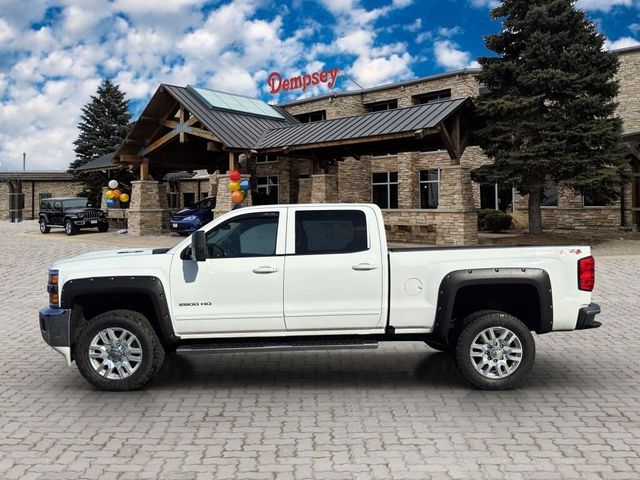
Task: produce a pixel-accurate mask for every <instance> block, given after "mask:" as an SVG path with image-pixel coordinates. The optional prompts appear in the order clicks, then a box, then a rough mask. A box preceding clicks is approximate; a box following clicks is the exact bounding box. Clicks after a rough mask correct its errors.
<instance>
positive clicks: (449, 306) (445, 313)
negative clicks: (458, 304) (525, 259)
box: [433, 267, 553, 339]
mask: <svg viewBox="0 0 640 480" xmlns="http://www.w3.org/2000/svg"><path fill="white" fill-rule="evenodd" d="M503 283H508V284H510V285H531V286H533V287H535V289H536V290H537V292H538V301H539V302H540V328H539V329H538V330H536V331H537V332H538V333H548V332H550V331H551V330H552V329H553V299H552V294H551V280H550V278H549V274H548V273H547V272H546V271H545V270H542V269H540V268H524V267H523V268H479V269H476V270H456V271H453V272H450V273H448V274H447V275H445V277H444V278H443V279H442V282H441V283H440V287H439V288H438V304H437V307H436V315H435V321H434V324H433V334H434V336H435V337H437V338H441V339H446V338H447V334H448V332H449V329H450V327H451V324H452V322H453V320H454V319H453V310H454V307H455V301H456V296H457V294H458V292H459V291H460V289H462V288H464V287H469V286H474V285H498V284H503Z"/></svg>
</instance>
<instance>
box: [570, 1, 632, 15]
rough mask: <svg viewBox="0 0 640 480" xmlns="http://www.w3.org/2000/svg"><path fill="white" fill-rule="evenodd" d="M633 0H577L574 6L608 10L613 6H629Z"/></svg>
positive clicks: (583, 8) (585, 8) (593, 9)
mask: <svg viewBox="0 0 640 480" xmlns="http://www.w3.org/2000/svg"><path fill="white" fill-rule="evenodd" d="M633 1H634V0H578V3H577V4H576V6H577V7H578V8H580V9H582V10H591V11H600V12H605V13H606V12H608V11H610V10H611V9H612V8H613V7H617V6H623V7H630V6H632V5H633Z"/></svg>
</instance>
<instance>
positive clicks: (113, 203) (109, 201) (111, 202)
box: [107, 198, 116, 208]
mask: <svg viewBox="0 0 640 480" xmlns="http://www.w3.org/2000/svg"><path fill="white" fill-rule="evenodd" d="M115 206H116V201H115V200H114V199H113V198H110V199H109V200H107V207H110V208H114V207H115Z"/></svg>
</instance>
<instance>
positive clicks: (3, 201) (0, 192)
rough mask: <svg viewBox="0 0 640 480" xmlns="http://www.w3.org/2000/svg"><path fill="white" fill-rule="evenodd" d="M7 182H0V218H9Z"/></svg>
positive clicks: (8, 189)
mask: <svg viewBox="0 0 640 480" xmlns="http://www.w3.org/2000/svg"><path fill="white" fill-rule="evenodd" d="M9 193H10V188H9V183H7V182H0V220H9V219H10V214H9V207H10V206H11V204H10V200H9Z"/></svg>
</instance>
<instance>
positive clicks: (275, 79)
mask: <svg viewBox="0 0 640 480" xmlns="http://www.w3.org/2000/svg"><path fill="white" fill-rule="evenodd" d="M339 73H340V69H339V68H331V69H329V70H322V71H320V72H314V73H312V74H308V73H305V74H304V75H298V76H297V77H291V78H284V79H283V78H282V75H280V73H278V72H271V74H270V75H269V78H268V80H267V85H269V88H270V89H271V93H272V94H276V93H278V92H279V91H281V90H283V91H288V90H297V89H299V88H301V89H302V91H303V92H304V91H306V90H307V88H309V87H310V86H312V85H318V84H319V83H326V84H327V87H329V88H333V87H334V86H335V84H336V80H337V79H338V75H339Z"/></svg>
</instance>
